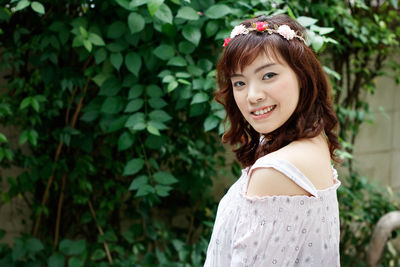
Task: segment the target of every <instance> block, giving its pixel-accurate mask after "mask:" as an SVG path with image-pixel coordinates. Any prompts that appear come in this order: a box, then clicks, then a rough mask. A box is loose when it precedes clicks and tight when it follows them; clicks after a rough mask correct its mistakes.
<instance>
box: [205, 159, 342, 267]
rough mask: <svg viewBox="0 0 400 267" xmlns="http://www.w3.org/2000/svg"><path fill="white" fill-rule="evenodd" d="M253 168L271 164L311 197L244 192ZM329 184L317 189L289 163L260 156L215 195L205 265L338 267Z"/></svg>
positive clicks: (334, 196)
mask: <svg viewBox="0 0 400 267" xmlns="http://www.w3.org/2000/svg"><path fill="white" fill-rule="evenodd" d="M256 168H274V169H276V170H278V171H279V172H281V173H283V174H285V175H286V176H287V177H289V178H290V179H291V180H293V182H295V183H296V184H297V185H299V186H300V187H302V188H303V189H304V190H306V191H307V192H309V193H310V194H311V196H306V195H299V196H281V195H280V196H265V197H250V196H247V195H246V190H247V186H248V181H249V177H250V175H251V172H252V171H253V170H254V169H256ZM332 172H333V177H334V178H333V179H334V185H332V186H331V187H329V188H327V189H324V190H317V189H316V188H315V187H314V185H313V184H312V183H311V182H310V180H309V179H308V178H307V177H306V176H305V175H304V174H303V173H302V172H301V171H300V170H299V169H298V168H296V167H295V166H294V165H293V164H291V163H290V162H288V161H286V160H283V159H277V158H272V157H269V156H264V157H261V158H259V159H258V160H257V161H256V162H255V163H254V165H253V166H252V167H251V168H250V169H249V168H246V169H243V170H242V175H241V177H240V178H239V180H238V181H237V182H236V183H234V184H233V185H232V186H231V188H230V189H229V190H228V192H227V193H226V195H225V196H224V197H223V198H222V199H221V201H220V203H219V206H218V211H217V217H216V220H215V224H214V228H213V233H212V236H211V240H210V243H209V246H208V250H207V257H206V262H205V264H204V266H205V267H228V266H230V267H233V266H235V267H239V266H243V267H245V266H251V267H257V266H263V267H264V266H279V267H280V266H318V267H320V266H324V267H330V266H340V258H339V240H340V223H339V209H338V201H337V194H336V190H337V188H338V187H339V186H340V181H339V180H338V178H337V172H336V170H335V169H334V168H333V167H332Z"/></svg>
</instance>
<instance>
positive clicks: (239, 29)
mask: <svg viewBox="0 0 400 267" xmlns="http://www.w3.org/2000/svg"><path fill="white" fill-rule="evenodd" d="M248 33H249V30H248V29H247V28H246V26H244V25H243V24H240V25H237V26H235V28H233V30H232V32H231V38H234V37H235V36H238V35H239V34H248Z"/></svg>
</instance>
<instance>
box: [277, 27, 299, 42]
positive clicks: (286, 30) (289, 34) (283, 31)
mask: <svg viewBox="0 0 400 267" xmlns="http://www.w3.org/2000/svg"><path fill="white" fill-rule="evenodd" d="M276 32H277V33H279V34H280V35H282V36H283V38H285V39H286V40H292V39H293V38H294V37H295V36H296V33H295V32H294V30H292V29H291V28H290V27H289V26H288V25H281V26H279V28H278V30H277V31H276Z"/></svg>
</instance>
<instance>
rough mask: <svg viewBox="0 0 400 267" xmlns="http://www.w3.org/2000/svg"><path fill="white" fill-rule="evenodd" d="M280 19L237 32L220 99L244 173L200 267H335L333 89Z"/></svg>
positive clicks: (258, 21)
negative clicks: (331, 90) (331, 96)
mask: <svg viewBox="0 0 400 267" xmlns="http://www.w3.org/2000/svg"><path fill="white" fill-rule="evenodd" d="M303 33H304V28H303V27H301V26H300V25H299V24H298V23H297V22H295V21H294V20H292V19H290V18H289V17H288V16H286V15H277V16H273V17H265V16H261V17H257V18H254V19H251V20H247V21H245V22H243V23H241V24H240V25H238V26H236V27H235V28H234V29H233V31H232V33H231V38H227V39H226V40H225V44H224V46H226V47H225V50H224V52H223V55H222V57H221V58H220V61H219V63H218V67H217V71H218V84H219V90H218V91H217V93H216V99H217V101H219V102H220V103H222V104H223V105H224V107H225V109H226V111H227V119H229V121H230V128H229V130H228V131H227V132H226V133H225V134H224V136H223V141H224V142H228V143H230V144H231V145H234V146H235V149H234V152H235V153H236V157H237V159H238V161H239V162H240V163H241V164H242V165H243V166H244V167H245V169H243V170H242V175H241V177H240V178H239V180H238V181H237V182H236V183H235V184H234V185H232V187H231V188H230V189H229V191H228V192H227V194H226V195H225V196H224V197H223V199H222V200H221V202H220V204H219V207H218V212H217V218H216V221H215V224H214V229H213V234H212V237H211V240H210V244H209V247H208V251H207V258H206V262H205V265H204V266H207V267H208V266H217V267H225V266H252V267H253V266H339V265H340V261H339V229H340V228H339V212H338V203H337V196H336V190H337V188H338V187H339V186H340V181H339V180H338V179H337V173H336V171H335V169H334V168H333V167H332V165H331V160H335V157H334V151H335V149H337V148H338V147H339V142H338V138H337V134H336V133H335V128H336V126H337V118H336V116H335V114H334V111H333V108H332V103H331V100H330V88H329V86H328V82H327V80H326V77H325V75H324V72H323V70H322V68H321V65H320V64H319V62H318V60H317V59H316V57H315V55H314V53H313V52H312V51H311V49H310V48H308V47H307V46H306V44H305V40H304V37H303Z"/></svg>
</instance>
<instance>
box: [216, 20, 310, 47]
mask: <svg viewBox="0 0 400 267" xmlns="http://www.w3.org/2000/svg"><path fill="white" fill-rule="evenodd" d="M251 31H258V32H267V33H269V34H273V33H278V34H279V35H281V36H282V37H283V38H285V39H286V40H292V39H293V38H295V37H296V38H297V39H299V40H301V41H303V42H304V43H306V40H304V38H303V36H301V35H298V34H297V33H296V32H295V31H294V30H292V29H291V28H290V27H289V26H288V25H285V24H284V25H280V26H279V27H278V26H277V25H274V29H270V28H268V23H267V22H265V21H258V22H256V23H252V24H251V27H249V28H246V26H244V25H243V24H239V25H237V26H235V28H233V30H232V32H231V36H230V38H226V39H225V40H224V44H223V46H224V47H225V46H227V45H228V43H229V42H230V41H231V40H232V39H233V38H234V37H236V36H238V35H240V34H248V33H249V32H251Z"/></svg>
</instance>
